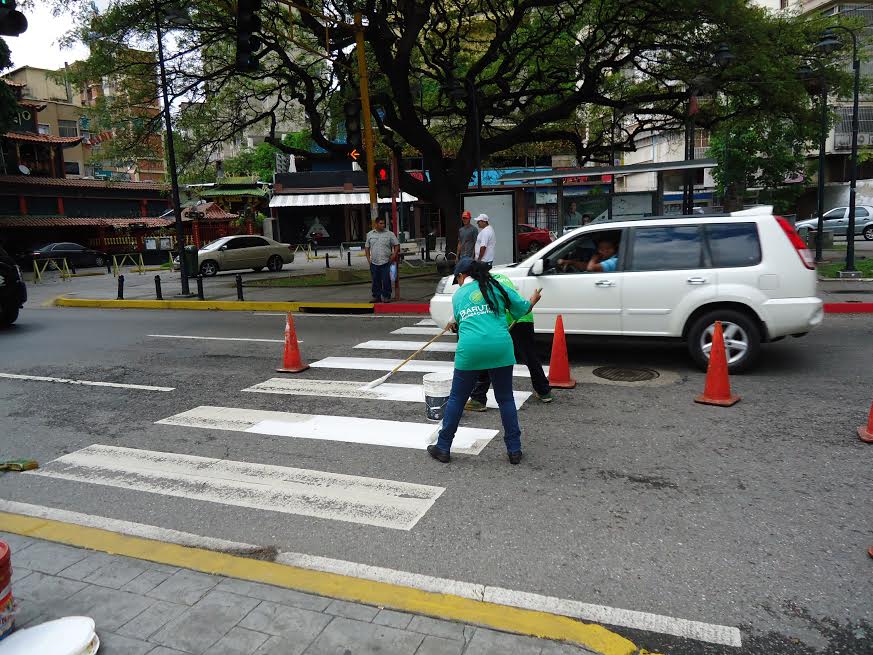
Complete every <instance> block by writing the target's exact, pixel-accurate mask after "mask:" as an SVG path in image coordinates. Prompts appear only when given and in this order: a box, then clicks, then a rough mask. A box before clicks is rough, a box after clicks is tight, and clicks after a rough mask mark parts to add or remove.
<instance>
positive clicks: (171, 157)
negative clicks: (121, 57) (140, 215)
mask: <svg viewBox="0 0 873 655" xmlns="http://www.w3.org/2000/svg"><path fill="white" fill-rule="evenodd" d="M154 7H155V33H156V35H157V38H158V66H159V68H160V71H161V94H162V96H163V100H164V107H163V114H164V128H165V129H166V131H167V163H168V164H169V166H170V185H171V187H172V191H171V193H172V201H173V216H174V217H175V219H176V248H177V250H178V251H179V273H180V275H181V276H182V295H183V296H190V295H191V289H190V288H189V286H188V270H187V269H186V267H185V228H184V227H183V226H182V204H181V201H180V200H179V176H178V174H177V172H176V148H175V147H174V144H173V120H172V117H171V115H170V98H169V92H168V91H167V69H166V65H165V63H164V44H163V35H162V33H161V11H160V5H159V4H158V3H157V2H155V5H154ZM192 272H193V271H192Z"/></svg>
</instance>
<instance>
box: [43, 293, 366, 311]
mask: <svg viewBox="0 0 873 655" xmlns="http://www.w3.org/2000/svg"><path fill="white" fill-rule="evenodd" d="M55 305H56V306H57V307H91V308H100V309H194V310H210V309H212V310H222V311H233V312H263V311H273V312H300V311H305V310H307V309H365V310H366V309H369V310H372V309H373V305H372V304H371V303H342V302H280V301H277V302H269V301H240V300H109V299H96V298H93V299H92V298H63V297H62V298H57V299H56V300H55Z"/></svg>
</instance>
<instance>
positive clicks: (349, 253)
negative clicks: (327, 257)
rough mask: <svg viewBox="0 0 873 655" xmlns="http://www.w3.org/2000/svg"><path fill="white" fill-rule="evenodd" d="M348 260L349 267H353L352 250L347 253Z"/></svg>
mask: <svg viewBox="0 0 873 655" xmlns="http://www.w3.org/2000/svg"><path fill="white" fill-rule="evenodd" d="M346 259H348V260H349V266H351V265H352V251H351V250H347V251H346Z"/></svg>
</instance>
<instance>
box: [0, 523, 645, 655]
mask: <svg viewBox="0 0 873 655" xmlns="http://www.w3.org/2000/svg"><path fill="white" fill-rule="evenodd" d="M0 528H2V529H3V530H4V531H5V532H11V533H13V534H18V535H23V536H27V537H33V538H36V539H45V540H47V541H54V542H58V543H63V544H68V545H70V546H76V547H79V548H89V549H91V550H96V551H101V552H105V553H112V554H114V555H124V556H126V557H133V558H135V559H142V560H148V561H151V562H158V563H160V564H167V565H169V566H178V567H181V568H186V569H192V570H194V571H201V572H203V573H210V574H215V575H222V576H227V577H231V578H239V579H241V580H250V581H252V582H262V583H265V584H270V585H275V586H278V587H285V588H288V589H295V590H297V591H304V592H308V593H313V594H317V595H319V596H327V597H330V598H340V599H343V600H349V601H353V602H359V603H365V604H367V605H375V606H378V607H389V608H392V609H396V610H400V611H404V612H410V613H413V614H426V615H428V616H434V617H438V618H441V619H447V620H451V621H460V622H462V623H471V624H475V625H481V626H486V627H489V628H494V629H496V630H502V631H504V632H513V633H516V634H522V635H528V636H533V637H541V638H544V639H553V640H556V641H567V642H572V643H575V644H579V645H580V646H583V647H585V648H588V649H590V650H594V651H596V652H598V653H601V654H602V655H633V654H634V653H637V652H638V649H637V647H636V645H634V644H633V642H631V641H629V640H628V639H625V638H624V637H622V636H621V635H619V634H617V633H614V632H611V631H610V630H607V629H606V628H604V627H603V626H600V625H596V624H591V623H582V622H581V621H578V620H576V619H571V618H568V617H565V616H557V615H555V614H549V613H547V612H537V611H534V610H526V609H519V608H516V607H509V606H506V605H497V604H495V603H487V602H484V601H478V600H471V599H469V598H462V597H460V596H453V595H450V594H438V593H433V592H428V591H421V590H419V589H413V588H411V587H403V586H400V585H395V584H389V583H386V582H374V581H372V580H364V579H361V578H354V577H351V576H345V575H339V574H336V573H325V572H322V571H311V570H309V569H302V568H298V567H295V566H288V565H285V564H276V563H275V562H264V561H260V560H254V559H248V558H245V557H238V556H236V555H228V554H225V553H218V552H214V551H211V550H204V549H201V548H191V547H189V546H179V545H176V544H170V543H164V542H160V541H152V540H150V539H142V538H140V537H130V536H127V535H122V534H118V533H116V532H109V531H107V530H101V529H98V528H89V527H85V526H80V525H75V524H72V523H64V522H62V521H53V520H50V519H42V518H34V517H30V516H22V515H20V514H9V513H6V512H0ZM13 565H14V555H13Z"/></svg>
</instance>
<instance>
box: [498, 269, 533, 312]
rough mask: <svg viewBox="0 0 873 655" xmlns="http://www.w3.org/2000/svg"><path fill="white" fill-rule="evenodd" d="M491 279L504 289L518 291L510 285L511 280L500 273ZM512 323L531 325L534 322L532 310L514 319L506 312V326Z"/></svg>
mask: <svg viewBox="0 0 873 655" xmlns="http://www.w3.org/2000/svg"><path fill="white" fill-rule="evenodd" d="M491 277H493V278H494V279H495V280H497V281H498V282H500V284H502V285H503V288H504V289H512V290H513V291H518V288H517V287H516V286H515V285H514V284H513V283H512V280H510V279H509V278H508V277H506V276H505V275H503V274H502V273H495V274H494V275H492V276H491ZM513 321H515V322H516V323H533V322H534V320H533V310H531V311H529V312H528V313H527V314H525V315H524V316H522V317H521V318H516V319H514V318H512V315H511V314H510V313H509V312H506V323H507V324H508V325H512V322H513Z"/></svg>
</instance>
